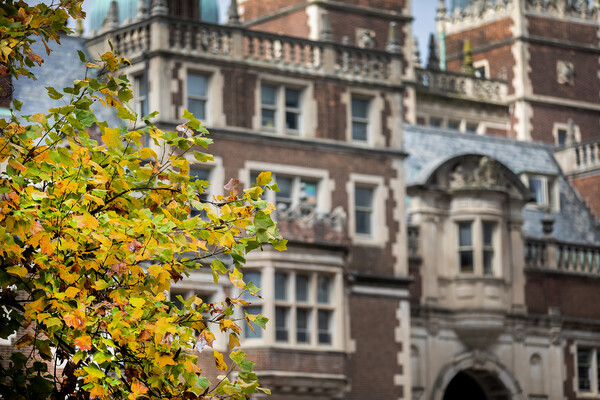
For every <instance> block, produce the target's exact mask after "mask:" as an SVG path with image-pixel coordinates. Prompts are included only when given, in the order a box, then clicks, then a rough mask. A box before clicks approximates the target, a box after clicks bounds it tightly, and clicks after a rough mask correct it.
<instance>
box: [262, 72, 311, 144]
mask: <svg viewBox="0 0 600 400" xmlns="http://www.w3.org/2000/svg"><path fill="white" fill-rule="evenodd" d="M260 103H261V126H262V127H263V128H266V129H268V130H273V131H275V132H276V133H279V134H286V135H293V136H298V135H300V133H301V131H302V108H301V104H302V91H301V90H300V89H295V88H290V87H285V86H276V85H269V84H263V85H261V87H260Z"/></svg>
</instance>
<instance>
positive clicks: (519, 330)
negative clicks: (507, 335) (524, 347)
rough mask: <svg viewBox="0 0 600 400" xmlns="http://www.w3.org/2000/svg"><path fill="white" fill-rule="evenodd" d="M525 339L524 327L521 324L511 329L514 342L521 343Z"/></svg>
mask: <svg viewBox="0 0 600 400" xmlns="http://www.w3.org/2000/svg"><path fill="white" fill-rule="evenodd" d="M526 337H527V331H526V330H525V326H523V325H521V324H519V325H516V326H515V327H514V329H513V339H514V340H515V342H519V343H522V342H524V341H525V338H526Z"/></svg>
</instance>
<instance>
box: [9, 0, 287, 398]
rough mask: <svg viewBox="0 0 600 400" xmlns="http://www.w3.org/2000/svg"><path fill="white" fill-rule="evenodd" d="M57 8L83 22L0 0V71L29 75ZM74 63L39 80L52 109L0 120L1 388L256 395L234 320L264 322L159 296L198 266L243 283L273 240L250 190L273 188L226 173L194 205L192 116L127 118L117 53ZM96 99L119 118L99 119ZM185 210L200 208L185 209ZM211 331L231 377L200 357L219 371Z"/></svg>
mask: <svg viewBox="0 0 600 400" xmlns="http://www.w3.org/2000/svg"><path fill="white" fill-rule="evenodd" d="M69 16H71V17H75V18H80V17H82V13H81V1H75V0H69V1H61V2H59V3H57V4H54V5H51V6H47V5H45V4H38V5H35V6H29V5H27V4H26V3H25V2H23V1H4V2H3V3H2V4H1V5H0V26H1V27H3V28H0V53H1V55H0V57H2V58H0V62H2V66H3V68H1V71H0V74H11V75H12V76H14V77H15V78H16V77H18V75H22V76H28V77H31V76H32V73H31V70H30V68H31V67H32V66H33V64H34V63H38V64H39V63H41V62H42V59H41V58H40V57H39V56H38V55H37V54H34V53H33V52H32V51H31V48H30V44H31V43H32V42H33V40H34V39H35V38H36V37H37V38H41V40H42V41H43V42H44V43H45V44H46V43H47V41H49V40H55V41H58V40H59V38H60V36H59V33H60V32H61V31H65V32H67V31H68V29H67V28H66V22H67V18H68V17H69ZM80 58H81V59H82V62H85V63H86V65H87V67H88V74H87V75H86V76H85V77H82V78H81V79H80V80H76V81H74V83H73V85H72V86H70V87H66V88H62V89H57V88H52V87H47V88H46V90H47V92H48V95H49V96H50V97H51V98H52V99H62V100H64V102H65V105H64V106H61V107H56V108H52V109H50V110H48V111H47V112H40V113H37V114H34V115H30V116H26V117H23V118H18V117H17V116H15V115H14V114H13V115H12V117H11V118H10V119H8V120H4V119H3V120H0V130H1V132H0V165H3V167H2V168H0V171H1V172H0V243H1V245H0V285H1V291H0V338H4V339H6V338H8V337H9V336H10V335H14V334H15V333H16V334H17V336H16V338H15V340H14V342H13V344H14V345H15V347H16V348H15V350H17V351H15V352H14V353H12V355H11V356H10V359H9V360H7V359H5V360H2V361H0V397H2V398H6V399H18V398H60V399H65V398H85V399H87V398H123V399H125V398H127V399H136V398H148V399H162V398H173V399H194V398H213V397H217V398H222V397H230V398H233V399H243V398H247V395H248V394H250V393H253V392H255V391H256V390H263V391H267V390H266V389H262V388H260V387H259V386H258V382H257V381H256V376H255V374H253V373H252V366H253V363H252V362H251V361H249V360H247V359H246V358H245V354H244V353H243V352H242V351H241V350H239V349H237V347H238V346H239V336H238V335H239V333H240V320H242V321H243V320H244V319H245V320H247V321H248V322H250V321H252V322H254V323H255V324H256V325H258V326H261V327H264V324H265V323H266V318H264V317H262V316H260V315H247V314H244V313H243V312H242V311H239V310H238V311H234V309H236V308H239V306H243V305H246V304H247V303H245V302H244V301H243V300H241V299H239V298H235V297H228V298H227V299H226V301H224V302H223V303H222V304H207V303H205V302H203V300H202V299H201V298H198V297H195V296H193V297H191V298H189V299H182V298H180V299H179V301H180V302H181V303H182V304H183V306H182V307H181V309H179V308H178V307H176V304H175V303H174V302H173V301H170V300H168V299H167V296H166V294H165V293H166V292H168V290H169V287H170V286H171V284H172V283H173V282H177V281H178V280H180V279H184V277H185V276H186V275H188V274H189V273H190V271H192V270H196V269H205V270H207V271H209V270H210V271H211V272H212V275H213V278H214V282H215V284H216V283H217V281H218V280H219V277H221V276H223V275H227V276H228V277H229V279H230V280H231V283H232V284H233V285H234V286H235V287H237V288H238V289H239V291H241V292H243V291H250V292H252V293H255V292H256V290H257V288H256V287H255V286H254V285H253V284H251V283H248V284H246V283H244V281H243V276H242V272H241V270H242V265H243V263H244V258H245V256H246V254H247V252H248V251H250V250H253V249H256V248H259V247H261V246H262V245H263V244H266V243H270V244H272V245H273V246H274V247H275V248H277V249H278V250H283V249H285V241H283V240H281V239H280V238H279V236H278V234H277V231H276V227H275V224H274V223H273V221H272V219H271V217H270V213H271V211H272V210H273V205H272V204H270V203H267V202H266V201H263V200H261V195H262V193H263V190H264V188H268V189H271V188H276V187H275V184H273V185H271V178H270V173H262V174H260V175H259V177H258V179H257V185H255V186H253V187H252V188H249V189H245V190H244V191H243V192H238V189H237V182H236V181H233V180H232V181H230V182H229V183H228V185H227V186H226V187H225V189H226V192H228V196H227V197H226V198H223V197H218V198H214V199H211V200H209V201H201V200H200V198H199V193H202V192H203V191H204V190H205V189H206V186H207V182H203V181H198V180H193V179H190V177H189V175H188V173H189V164H188V160H187V158H186V157H187V156H190V155H192V154H193V156H194V157H195V159H196V160H197V161H200V162H202V161H207V160H210V159H211V158H212V157H211V156H210V155H208V154H205V153H203V152H201V151H198V149H199V148H202V147H204V148H205V147H207V146H208V145H209V143H210V142H211V140H210V139H208V138H207V136H206V135H207V131H206V129H205V128H204V127H203V126H202V125H201V123H200V121H198V120H196V119H195V118H194V117H193V115H191V114H190V113H188V112H185V114H184V118H185V119H186V120H187V122H186V123H185V124H182V125H180V126H178V127H177V129H176V130H175V131H174V132H164V131H162V130H160V129H159V128H158V127H157V126H155V125H154V124H153V123H152V122H151V119H152V118H153V117H154V116H155V115H156V113H153V114H151V115H148V116H144V117H143V118H139V117H138V116H137V115H136V114H135V113H134V112H133V111H132V110H131V108H130V107H129V106H128V105H127V102H128V101H129V100H130V99H131V98H132V93H131V90H130V88H129V84H128V81H127V79H126V77H125V76H119V66H120V65H121V64H123V63H127V62H128V61H127V60H125V59H123V58H119V57H118V56H116V55H114V54H113V53H110V52H109V53H106V54H104V55H102V56H101V57H100V59H99V60H98V61H90V60H86V59H85V56H84V55H83V54H82V53H81V54H80ZM92 70H94V71H96V73H93V74H92V73H91V71H92ZM13 104H14V109H15V110H16V111H18V110H19V109H20V107H21V103H19V102H18V101H14V103H13ZM99 104H100V105H101V106H104V107H111V108H113V109H114V110H115V112H116V113H117V115H118V117H120V118H121V119H122V120H123V121H124V124H123V126H118V127H111V126H109V125H108V124H107V123H106V122H103V121H99V120H97V117H96V114H95V113H94V111H93V109H92V106H94V105H99ZM140 119H141V121H142V122H141V123H140V122H139V120H140ZM136 121H137V124H138V125H139V126H138V127H136V128H135V129H133V130H128V129H126V128H125V127H124V125H125V123H128V124H135V123H136ZM94 127H96V128H97V129H99V134H100V135H101V142H100V143H99V142H98V141H97V140H94V138H93V135H90V132H91V131H92V128H94ZM142 137H149V138H150V140H151V142H152V144H153V146H151V147H144V146H143V145H142V141H141V138H142ZM192 207H193V208H194V209H197V210H202V213H201V215H200V216H196V217H194V218H190V217H189V212H190V209H191V208H192ZM224 260H225V261H227V260H230V261H227V262H224ZM226 264H227V265H226ZM211 325H212V326H215V327H218V328H213V331H216V330H220V331H221V332H223V333H222V334H224V335H228V343H229V350H230V352H229V358H231V360H232V362H230V363H229V364H230V365H233V366H234V367H237V370H238V371H237V374H236V375H235V378H232V377H231V375H230V374H229V373H227V374H226V375H224V376H222V377H220V378H219V379H218V380H217V381H215V382H212V383H211V382H209V380H208V379H207V378H206V377H205V376H204V375H203V373H202V370H201V369H200V367H199V366H198V363H197V357H198V352H199V351H205V352H206V351H211V352H213V351H214V361H215V365H216V367H217V368H218V369H220V370H222V371H229V372H231V368H230V367H229V366H228V365H227V363H226V362H225V361H224V357H223V355H222V354H221V353H219V352H218V351H216V350H212V349H211V345H212V342H213V340H214V338H215V336H214V334H213V333H212V332H211V330H210V329H209V328H210V327H211Z"/></svg>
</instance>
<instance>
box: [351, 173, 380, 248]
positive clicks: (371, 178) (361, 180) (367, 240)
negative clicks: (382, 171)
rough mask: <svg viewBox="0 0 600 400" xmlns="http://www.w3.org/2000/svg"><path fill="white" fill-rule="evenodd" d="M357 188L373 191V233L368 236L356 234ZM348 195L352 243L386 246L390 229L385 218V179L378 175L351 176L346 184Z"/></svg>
mask: <svg viewBox="0 0 600 400" xmlns="http://www.w3.org/2000/svg"><path fill="white" fill-rule="evenodd" d="M357 186H363V187H370V188H372V189H373V196H372V209H373V215H372V220H371V221H372V226H371V233H370V234H368V235H366V234H358V233H356V216H355V211H356V207H355V204H354V200H355V199H354V195H355V192H354V191H355V188H356V187H357ZM346 193H347V196H348V234H349V235H350V238H351V239H352V241H353V242H354V243H357V244H366V245H377V246H385V244H386V243H387V241H388V240H389V229H388V226H387V224H386V218H385V214H386V213H385V211H386V207H385V204H386V202H387V199H388V188H387V187H386V186H385V180H384V177H382V176H378V175H364V174H350V176H349V179H348V182H347V183H346Z"/></svg>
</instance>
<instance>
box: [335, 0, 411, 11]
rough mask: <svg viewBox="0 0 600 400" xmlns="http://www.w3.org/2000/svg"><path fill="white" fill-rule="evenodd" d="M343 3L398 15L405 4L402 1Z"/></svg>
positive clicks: (371, 0) (382, 0)
mask: <svg viewBox="0 0 600 400" xmlns="http://www.w3.org/2000/svg"><path fill="white" fill-rule="evenodd" d="M344 3H345V4H348V5H354V6H360V7H370V8H380V9H384V10H390V11H396V12H398V13H400V12H401V11H402V9H403V8H404V5H405V3H406V2H405V1H404V0H344Z"/></svg>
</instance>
